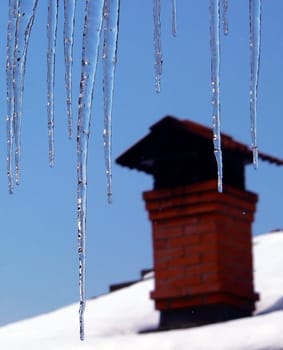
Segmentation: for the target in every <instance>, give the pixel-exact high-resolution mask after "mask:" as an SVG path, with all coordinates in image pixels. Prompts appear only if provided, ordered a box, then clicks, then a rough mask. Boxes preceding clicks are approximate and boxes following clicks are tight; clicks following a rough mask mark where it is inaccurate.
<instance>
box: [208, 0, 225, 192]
mask: <svg viewBox="0 0 283 350" xmlns="http://www.w3.org/2000/svg"><path fill="white" fill-rule="evenodd" d="M219 2H220V0H210V17H211V18H210V49H211V88H212V107H213V116H212V121H213V145H214V154H215V158H216V162H217V171H218V191H219V192H222V177H223V176H222V151H221V133H220V98H219V85H220V28H219V27H220V3H219Z"/></svg>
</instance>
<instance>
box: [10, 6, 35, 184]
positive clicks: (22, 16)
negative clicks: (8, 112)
mask: <svg viewBox="0 0 283 350" xmlns="http://www.w3.org/2000/svg"><path fill="white" fill-rule="evenodd" d="M37 4H38V0H34V1H21V0H18V1H17V21H16V32H15V41H14V45H15V46H14V57H13V59H14V63H13V94H14V113H13V125H14V138H15V168H16V184H17V185H18V184H19V183H20V160H21V129H22V108H23V92H24V78H25V70H26V58H27V51H28V45H29V39H30V33H31V29H32V26H33V22H34V18H35V11H36V8H37Z"/></svg>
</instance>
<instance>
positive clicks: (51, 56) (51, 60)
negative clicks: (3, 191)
mask: <svg viewBox="0 0 283 350" xmlns="http://www.w3.org/2000/svg"><path fill="white" fill-rule="evenodd" d="M58 6H59V0H48V15H47V16H48V18H47V42H48V48H47V118H48V155H49V165H50V167H53V166H54V159H55V150H54V83H55V54H56V40H57V24H58Z"/></svg>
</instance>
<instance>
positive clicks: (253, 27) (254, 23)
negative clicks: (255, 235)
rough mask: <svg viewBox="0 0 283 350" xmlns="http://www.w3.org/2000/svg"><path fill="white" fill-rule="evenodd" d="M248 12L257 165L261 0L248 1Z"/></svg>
mask: <svg viewBox="0 0 283 350" xmlns="http://www.w3.org/2000/svg"><path fill="white" fill-rule="evenodd" d="M249 13H250V57H251V59H250V61H251V63H250V67H251V68H250V69H251V70H250V120H251V138H252V151H253V165H254V168H255V169H256V168H257V167H258V146H257V130H256V129H257V128H256V121H257V95H258V78H259V67H260V49H261V0H250V1H249Z"/></svg>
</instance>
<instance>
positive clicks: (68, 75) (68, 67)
mask: <svg viewBox="0 0 283 350" xmlns="http://www.w3.org/2000/svg"><path fill="white" fill-rule="evenodd" d="M76 3H77V0H64V58H65V87H66V94H67V100H66V101H67V117H68V134H69V138H70V139H71V138H72V135H73V116H72V65H73V46H74V28H75V12H76Z"/></svg>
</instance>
